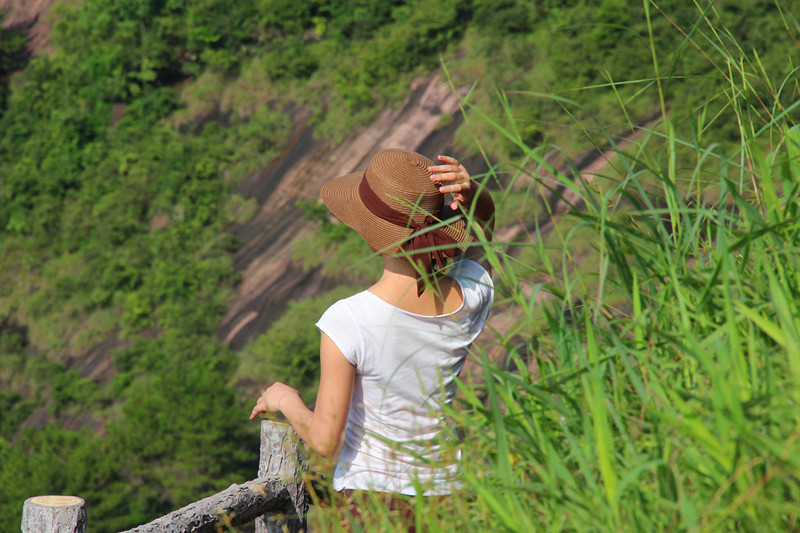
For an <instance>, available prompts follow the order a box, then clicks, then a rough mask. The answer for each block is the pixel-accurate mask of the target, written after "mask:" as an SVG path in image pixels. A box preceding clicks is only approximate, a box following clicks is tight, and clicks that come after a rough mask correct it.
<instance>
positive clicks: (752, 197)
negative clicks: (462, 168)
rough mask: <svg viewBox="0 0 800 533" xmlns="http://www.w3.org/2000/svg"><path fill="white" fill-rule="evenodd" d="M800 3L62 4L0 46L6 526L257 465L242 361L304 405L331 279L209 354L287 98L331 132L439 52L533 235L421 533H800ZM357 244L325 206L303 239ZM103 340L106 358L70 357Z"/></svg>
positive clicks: (509, 265)
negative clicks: (444, 498)
mask: <svg viewBox="0 0 800 533" xmlns="http://www.w3.org/2000/svg"><path fill="white" fill-rule="evenodd" d="M789 7H790V3H789V2H783V1H781V0H776V1H762V0H738V1H733V0H730V1H729V0H720V1H718V2H713V3H708V2H698V3H696V4H695V5H692V6H687V4H686V2H680V1H678V0H668V1H666V2H659V3H657V4H656V3H653V2H648V1H647V0H645V1H644V2H628V1H625V0H604V1H602V2H588V1H581V2H562V1H559V0H547V1H542V2H536V3H533V2H529V1H526V0H495V1H488V0H472V1H471V2H463V1H456V0H409V1H401V0H396V1H392V2H385V1H381V0H348V1H337V2H333V1H324V0H313V1H307V2H292V1H289V0H271V1H267V0H243V1H240V2H223V1H222V0H199V1H196V2H184V1H181V0H166V1H157V0H148V1H140V0H85V1H82V2H65V3H62V4H57V5H56V6H54V8H53V15H52V16H53V20H54V23H53V34H52V42H51V47H52V51H51V52H48V53H47V54H42V55H39V56H37V57H35V58H32V59H28V58H26V57H25V54H24V53H22V51H21V48H20V47H21V44H20V40H19V38H18V36H16V35H15V34H13V33H8V32H4V33H3V34H0V81H2V83H3V86H2V88H0V177H1V179H2V181H0V231H1V233H0V530H3V531H13V530H14V529H16V528H18V527H19V526H18V524H19V518H20V513H21V506H22V501H23V500H24V499H25V498H26V497H29V496H32V495H36V494H52V493H70V494H77V495H80V496H82V497H84V498H85V499H86V500H87V505H88V508H89V513H90V514H89V516H90V520H91V522H90V525H91V526H90V527H91V529H92V531H98V532H103V531H117V530H120V529H124V528H126V527H130V526H134V525H136V524H139V523H142V522H146V521H148V520H150V519H152V518H154V517H156V516H158V515H160V514H163V513H165V512H167V511H169V510H171V509H174V508H176V507H178V506H181V505H183V504H185V503H188V502H190V501H193V500H196V499H198V498H200V497H202V496H205V495H207V494H208V493H210V492H213V491H216V490H219V489H221V488H224V487H226V486H227V485H229V484H230V483H231V482H234V481H238V482H241V481H243V480H245V479H249V478H251V477H252V475H253V472H255V466H254V462H255V458H256V457H257V452H256V449H255V448H256V447H257V445H258V442H257V438H258V437H257V436H256V431H255V427H254V426H253V425H251V424H248V423H247V413H249V408H250V406H249V399H247V398H243V397H242V394H241V389H240V388H239V387H238V386H237V379H238V378H240V377H242V376H245V375H249V376H251V377H252V375H253V372H255V373H257V374H258V376H260V377H263V378H264V379H270V378H272V379H275V378H277V377H280V378H283V379H287V378H286V375H287V374H286V372H285V369H286V368H291V369H294V371H295V372H296V373H298V374H301V375H302V378H298V379H302V383H297V384H298V385H303V386H304V387H305V390H304V394H305V397H306V398H307V399H308V400H309V401H311V400H313V386H314V376H315V368H314V366H313V365H310V366H309V365H308V364H307V363H308V358H309V357H310V356H311V355H312V354H313V351H314V343H315V340H314V338H313V337H314V336H315V335H316V332H315V331H314V330H313V328H308V329H306V326H308V324H307V322H308V320H309V317H313V316H314V315H315V314H316V315H318V314H321V311H322V310H323V309H324V307H325V306H326V305H328V304H329V302H330V301H332V299H333V298H335V297H338V296H340V294H339V293H336V294H329V295H318V297H316V298H314V299H312V300H309V301H307V302H301V303H300V304H298V305H295V306H292V307H291V308H290V309H289V311H288V312H287V314H286V316H285V317H284V318H283V319H281V320H279V321H276V322H275V327H274V328H273V329H272V330H270V331H267V332H265V334H264V336H262V337H261V338H259V339H257V340H256V341H254V342H253V343H252V344H251V346H249V347H247V348H246V349H245V350H244V352H243V353H241V354H240V353H236V352H233V351H232V350H230V349H228V348H227V347H226V346H225V345H224V344H222V343H221V342H220V341H219V339H218V337H217V332H216V327H217V324H218V323H219V321H220V319H221V318H222V316H223V314H224V312H225V309H226V305H227V303H228V301H229V299H230V295H231V292H232V287H233V286H234V285H235V284H236V281H237V273H236V272H235V270H234V269H233V267H232V261H231V255H232V253H233V252H234V251H235V250H236V249H238V247H240V246H241V244H242V243H240V242H236V241H235V240H234V239H233V238H232V237H231V236H230V235H229V233H227V230H228V229H229V228H230V227H231V226H232V225H234V224H236V223H237V222H241V221H243V220H246V219H247V218H248V217H250V216H251V215H252V212H253V206H252V202H251V201H248V200H247V199H245V198H242V197H240V196H238V195H236V194H234V190H235V187H236V185H237V183H239V182H240V181H241V180H242V179H244V178H245V177H247V176H248V175H250V174H251V173H252V172H254V171H255V170H256V169H258V168H261V167H263V166H265V165H266V164H268V163H269V162H270V161H271V160H272V159H274V158H275V157H276V156H277V155H278V154H280V153H281V150H282V148H283V147H284V144H285V142H286V140H287V137H288V133H289V131H290V130H291V128H292V119H293V113H294V112H295V110H296V109H298V107H304V108H306V109H309V110H311V111H312V112H313V113H314V127H315V132H316V134H317V135H320V136H327V137H328V138H334V139H335V138H338V137H339V136H341V135H342V134H343V133H344V132H347V131H349V130H351V129H352V128H356V127H359V126H361V125H363V124H365V123H367V122H368V121H369V120H370V119H371V118H373V117H375V116H376V115H377V114H378V113H379V112H380V110H381V109H383V108H385V107H386V106H391V105H395V104H397V103H398V102H400V101H401V100H402V98H403V96H404V93H405V91H406V90H407V87H408V84H409V81H410V80H411V79H412V78H413V77H414V76H417V75H420V74H424V73H429V72H431V71H434V70H436V69H441V71H442V75H443V79H445V80H447V81H449V82H450V83H452V84H453V85H454V87H464V86H474V89H473V90H471V91H470V92H469V95H468V96H467V97H466V98H465V99H464V102H463V111H464V117H465V120H464V124H463V126H462V127H461V128H460V130H459V132H458V134H457V137H456V141H457V143H458V145H459V146H460V149H461V151H462V152H463V153H465V154H474V153H484V154H486V155H487V157H488V159H489V160H490V161H491V162H500V164H499V166H494V165H493V169H494V170H493V172H492V173H491V174H490V175H489V176H486V179H487V180H488V181H490V182H491V183H493V184H497V183H499V184H500V186H499V188H497V187H496V185H493V187H496V188H497V190H496V191H495V193H494V194H495V197H496V201H497V203H498V205H499V206H500V210H501V216H502V217H503V219H502V220H501V222H502V225H504V226H505V225H509V224H513V223H516V222H519V223H522V224H523V225H524V229H525V231H527V233H525V231H523V232H522V234H521V235H524V238H518V239H516V240H514V242H509V243H500V244H498V245H495V246H492V247H488V246H487V247H486V251H487V254H488V257H489V259H490V260H491V261H492V262H493V264H494V266H495V272H496V274H495V277H496V281H497V284H498V304H497V310H496V314H497V315H498V316H499V315H503V316H505V317H506V318H507V319H506V320H505V321H504V322H505V326H504V327H503V328H502V329H499V328H498V330H497V334H496V339H495V341H494V342H493V343H486V344H484V345H482V347H481V349H479V350H477V353H476V361H478V362H480V363H481V364H482V366H483V372H484V378H485V381H484V382H483V384H482V385H470V386H468V385H466V384H465V386H464V388H463V391H462V397H463V405H460V406H458V408H457V409H456V410H455V411H454V412H453V416H454V417H455V418H456V420H458V421H459V422H460V423H459V427H460V431H461V432H462V433H463V434H465V435H466V436H467V437H468V438H467V439H466V441H467V442H469V446H467V447H465V449H464V454H465V456H466V458H467V459H468V460H467V461H465V466H464V494H462V495H460V497H459V498H453V499H451V501H449V502H448V503H447V504H446V505H444V506H440V507H438V508H437V507H430V505H428V504H426V503H425V502H419V503H418V505H419V510H420V511H421V512H419V513H418V514H417V521H418V524H417V525H418V528H417V530H418V531H422V530H426V531H427V530H431V531H436V530H457V531H473V530H474V531H478V530H480V531H484V530H485V528H486V527H487V524H491V527H493V528H505V529H507V530H510V531H518V530H520V528H522V529H523V530H538V529H548V530H554V531H558V530H572V531H586V530H589V531H594V530H596V531H609V530H612V531H618V530H636V531H653V530H669V531H672V530H678V531H685V530H691V531H709V530H720V529H721V530H734V529H736V530H772V531H777V530H796V529H797V528H798V527H800V526H798V525H797V510H796V505H795V502H796V501H797V500H798V497H800V486H798V484H797V479H798V474H800V464H798V460H797V458H798V457H800V454H799V453H798V451H800V450H798V444H797V440H798V436H800V434H798V432H797V427H798V425H800V424H798V422H800V420H798V413H800V410H798V397H799V396H798V395H799V394H800V389H798V383H800V381H799V380H800V307H798V303H797V301H796V298H795V297H794V295H796V294H798V292H799V291H800V287H799V286H798V285H800V268H799V265H798V257H800V256H798V254H797V251H798V250H797V236H798V231H800V213H799V212H798V203H797V200H798V195H800V187H798V185H797V184H798V177H800V130H798V127H797V118H798V116H800V115H798V107H800V86H798V75H797V70H796V69H797V68H798V67H800V45H799V44H798V36H800V22H798V18H797V16H796V14H794V13H792V11H791V10H790V9H789ZM442 65H443V67H442ZM20 69H21V70H20ZM12 72H16V73H15V74H13V75H11V73H12ZM445 82H446V81H445ZM447 120H448V117H443V121H444V122H446V121H447ZM624 137H630V138H631V139H632V143H631V144H628V145H625V148H624V149H620V146H622V145H621V144H620V142H621V139H622V138H624ZM600 153H605V154H606V156H607V158H608V159H609V161H608V163H607V164H606V165H605V166H604V167H603V170H602V172H599V173H597V175H591V176H590V175H587V174H584V175H581V174H580V173H579V172H578V171H577V168H576V167H575V166H574V164H573V161H577V160H579V159H580V158H582V157H585V156H587V155H588V156H590V157H591V156H592V155H597V154H600ZM609 154H610V155H609ZM495 178H496V179H495ZM307 211H308V215H309V216H311V217H314V216H315V214H314V209H313V208H312V207H309V206H307ZM554 212H558V213H561V212H567V213H568V215H569V216H564V217H553V218H551V216H550V214H552V213H554ZM350 239H351V236H349V235H348V234H345V233H342V232H341V231H339V230H338V229H337V228H336V227H335V226H333V227H331V225H326V224H325V222H324V220H323V221H322V222H321V225H320V235H318V236H316V237H312V238H311V240H310V241H309V248H308V249H306V250H305V253H304V254H300V255H302V257H299V259H300V260H302V261H303V263H304V264H305V266H306V267H308V268H311V267H313V266H315V265H316V264H319V263H324V262H325V261H326V260H328V259H329V258H330V257H332V256H333V257H346V256H348V254H350V255H349V256H352V255H353V254H354V253H356V254H357V253H359V252H358V248H352V247H353V246H357V245H354V244H353V241H352V240H350ZM353 250H356V251H355V252H353ZM315 261H316V263H315ZM363 272H364V274H363V275H364V276H368V273H369V269H364V271H363ZM300 326H302V328H301V327H300ZM287 332H290V333H292V334H291V335H287ZM97 350H112V351H113V357H112V363H113V365H112V368H111V369H110V370H109V371H107V372H98V373H96V374H92V370H91V369H90V370H86V371H84V372H83V373H81V372H79V370H80V368H78V367H76V366H75V365H74V363H75V361H79V360H83V359H84V358H85V357H86V356H87V354H90V353H93V351H97ZM295 350H296V351H295ZM496 353H502V354H507V356H508V357H507V362H506V364H503V365H501V364H499V362H498V361H496V360H494V359H493V358H492V357H490V355H493V354H496ZM265 362H267V363H266V364H265ZM36 420H38V421H39V422H35V421H36ZM26 421H27V422H26ZM426 507H427V508H426ZM364 509H365V515H366V516H368V517H369V518H370V520H371V521H370V522H369V523H370V524H372V525H373V526H374V530H375V531H391V530H392V529H393V528H394V529H397V530H402V528H403V527H404V525H403V524H402V521H399V518H398V517H392V516H390V515H388V514H387V513H386V511H385V510H383V509H381V508H380V507H379V506H377V505H376V506H370V505H365V507H364ZM333 514H334V513H328V514H326V513H325V512H324V511H321V512H318V513H317V514H316V515H315V520H317V521H318V522H319V524H318V526H319V527H320V528H322V529H323V530H324V528H327V527H328V526H331V527H333V524H332V523H329V522H330V521H332V520H337V519H338V518H332V515H333Z"/></svg>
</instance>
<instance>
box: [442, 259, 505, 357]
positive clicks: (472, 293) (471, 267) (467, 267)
mask: <svg viewBox="0 0 800 533" xmlns="http://www.w3.org/2000/svg"><path fill="white" fill-rule="evenodd" d="M450 276H452V277H453V278H455V279H456V280H457V281H458V284H459V285H460V286H461V291H462V294H463V297H464V308H463V309H464V311H465V312H467V313H469V315H470V317H471V324H472V326H471V328H470V330H471V331H472V337H471V339H470V342H472V341H473V340H475V337H477V336H478V334H479V333H480V331H481V330H482V329H483V325H484V323H485V322H486V318H487V317H488V316H489V311H490V310H491V308H492V303H493V301H494V283H493V282H492V276H491V274H489V272H487V271H486V269H485V268H483V267H482V266H481V265H480V264H478V263H476V262H475V261H472V260H471V259H465V260H462V261H459V262H458V263H456V264H455V265H454V266H453V270H452V271H451V272H450Z"/></svg>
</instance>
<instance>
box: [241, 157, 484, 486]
mask: <svg viewBox="0 0 800 533" xmlns="http://www.w3.org/2000/svg"><path fill="white" fill-rule="evenodd" d="M439 160H440V161H441V162H442V163H443V164H440V165H434V163H433V162H432V161H430V160H428V159H426V158H424V157H423V156H421V155H419V154H416V153H413V152H408V151H404V150H384V151H381V152H379V153H378V154H376V155H375V156H374V157H373V158H372V160H371V161H370V163H369V166H368V167H367V170H366V171H365V172H363V173H357V174H349V175H346V176H342V177H339V178H336V179H334V180H332V181H330V182H328V183H326V184H325V185H324V186H323V188H322V191H321V196H322V200H323V202H324V203H325V204H326V205H327V206H328V208H329V209H330V210H331V212H332V213H333V214H334V215H336V216H337V217H338V218H339V219H340V220H342V221H343V222H344V223H345V224H347V225H348V226H350V227H351V228H353V229H355V230H356V231H358V233H359V234H360V235H361V236H362V237H363V238H364V239H365V240H366V242H367V243H368V244H369V245H370V247H371V248H372V250H373V251H375V252H377V253H379V254H381V255H382V258H383V264H384V270H383V275H382V276H381V278H380V280H378V282H377V283H375V284H374V285H372V286H371V287H370V288H369V289H367V290H366V291H363V292H360V293H358V294H356V295H354V296H351V297H349V298H346V299H344V300H340V301H339V302H337V303H335V304H334V305H332V306H331V307H330V308H329V309H328V310H327V311H326V312H325V314H324V315H323V316H322V318H321V319H320V320H319V322H318V323H317V327H318V328H319V329H320V331H321V337H322V338H321V342H320V360H321V376H320V384H319V391H318V393H317V401H316V407H315V409H314V411H311V410H309V409H308V408H307V407H306V406H305V404H304V403H303V402H302V400H301V399H300V395H299V394H298V392H297V391H296V390H295V389H293V388H292V387H289V386H288V385H284V384H283V383H275V384H273V385H272V386H270V387H269V388H268V389H267V390H266V391H265V392H264V393H263V394H262V395H261V397H260V398H259V399H258V402H257V403H256V406H255V407H254V408H253V412H252V414H251V415H250V418H251V419H252V418H255V417H256V416H258V415H259V414H264V413H267V412H270V411H280V412H282V413H283V414H284V415H285V416H286V418H287V419H288V420H289V422H290V423H291V425H292V427H294V429H295V430H296V431H297V433H298V435H300V437H301V438H302V439H303V440H304V441H305V442H306V444H307V445H308V446H310V447H311V448H312V449H314V450H316V451H317V452H319V453H320V454H321V455H323V456H325V457H331V456H334V455H335V454H336V453H337V452H339V451H340V450H341V453H340V455H339V460H338V464H337V467H336V472H335V474H334V482H333V483H334V489H335V490H337V491H352V490H373V491H382V492H387V493H400V494H406V495H413V494H417V493H418V492H421V493H422V494H425V495H439V494H448V493H450V492H452V489H453V487H454V485H453V474H454V473H455V468H456V465H455V464H447V462H446V460H445V457H444V454H442V453H440V452H441V449H440V447H439V445H438V444H437V443H438V438H439V437H440V434H441V433H442V431H443V429H444V427H443V425H444V422H443V420H442V406H443V405H444V404H447V403H449V402H450V401H451V400H452V398H453V396H454V394H455V383H454V379H455V376H457V375H458V373H459V371H460V370H461V367H462V366H463V364H464V360H465V357H466V351H467V348H468V346H469V345H470V343H471V342H472V341H473V340H474V339H475V338H476V337H477V335H478V333H480V331H481V329H482V327H483V324H484V321H485V320H486V316H487V315H488V312H489V308H490V307H491V304H492V298H493V294H494V291H493V287H492V281H491V277H490V275H489V273H488V272H487V271H486V270H485V269H484V268H483V267H482V266H480V265H479V264H478V263H476V262H474V261H471V260H467V259H465V258H464V256H465V255H468V254H461V253H460V252H461V251H462V250H464V249H467V250H468V249H469V244H470V242H471V241H472V237H471V236H470V235H469V234H468V232H467V229H466V223H465V221H464V220H463V217H460V216H458V215H459V212H458V211H459V208H461V209H464V210H466V211H468V212H471V213H472V214H473V215H474V218H475V219H476V221H477V222H478V223H479V224H480V225H481V226H482V227H483V229H484V230H485V234H486V235H487V236H488V235H490V234H491V227H492V217H493V214H494V204H493V203H492V200H491V197H490V196H489V194H488V193H487V192H485V191H481V192H477V191H478V187H477V186H476V184H474V183H473V182H472V181H471V180H470V177H469V174H468V173H467V171H466V169H465V168H464V167H463V166H462V165H461V164H459V163H458V161H456V160H455V159H453V158H452V157H447V156H439ZM445 194H451V195H452V201H451V202H450V203H449V205H447V206H445V205H444V195H445ZM440 221H449V222H450V223H449V224H446V225H443V224H442V223H441V222H440ZM454 257H455V258H456V259H457V261H456V262H455V265H454V266H453V267H452V268H451V269H450V270H449V271H447V273H446V274H444V273H443V272H442V271H443V269H444V267H445V266H446V265H445V263H446V261H447V259H448V258H454ZM345 428H346V429H345ZM451 463H452V461H451Z"/></svg>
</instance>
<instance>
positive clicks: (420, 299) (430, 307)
mask: <svg viewBox="0 0 800 533" xmlns="http://www.w3.org/2000/svg"><path fill="white" fill-rule="evenodd" d="M419 276H420V273H419V272H418V271H417V269H416V268H414V265H412V264H411V263H410V262H409V260H408V259H407V258H406V257H389V256H384V257H383V275H382V276H381V279H379V280H378V282H377V283H375V285H373V286H372V287H370V288H369V290H370V292H372V293H374V294H376V295H378V296H379V297H380V298H382V299H383V300H384V301H386V302H389V303H390V304H392V305H394V306H396V307H399V308H401V309H405V310H406V311H411V312H413V313H417V314H421V315H440V314H443V313H446V312H451V311H455V310H456V309H458V307H459V306H460V305H461V294H460V290H459V289H458V288H457V287H456V285H457V284H456V283H455V282H454V281H453V280H452V279H450V278H448V277H446V276H439V277H438V278H436V279H435V280H433V279H432V280H431V282H432V284H433V285H434V287H426V289H425V291H424V292H423V293H422V294H421V295H420V296H417V278H418V277H419Z"/></svg>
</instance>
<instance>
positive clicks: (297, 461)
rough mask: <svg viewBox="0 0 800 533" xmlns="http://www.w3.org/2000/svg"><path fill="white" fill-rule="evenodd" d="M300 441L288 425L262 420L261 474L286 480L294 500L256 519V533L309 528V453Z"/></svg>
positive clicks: (266, 477)
mask: <svg viewBox="0 0 800 533" xmlns="http://www.w3.org/2000/svg"><path fill="white" fill-rule="evenodd" d="M299 440H300V439H299V437H298V436H297V433H295V432H294V430H293V429H292V428H291V426H289V425H288V424H281V423H277V422H272V421H269V420H263V421H262V422H261V457H260V459H259V462H258V477H259V478H264V479H276V480H278V481H279V482H281V483H283V484H284V486H285V487H286V489H287V491H288V492H289V495H290V498H291V503H290V504H289V505H288V506H287V507H286V508H285V509H283V510H282V512H279V513H266V514H264V516H260V517H259V518H257V519H256V533H278V532H284V531H288V533H299V532H300V531H305V530H306V529H307V523H306V513H307V512H308V493H307V492H306V489H305V485H304V484H303V472H304V471H305V462H306V455H305V452H304V451H303V449H302V447H301V446H300V445H299Z"/></svg>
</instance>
